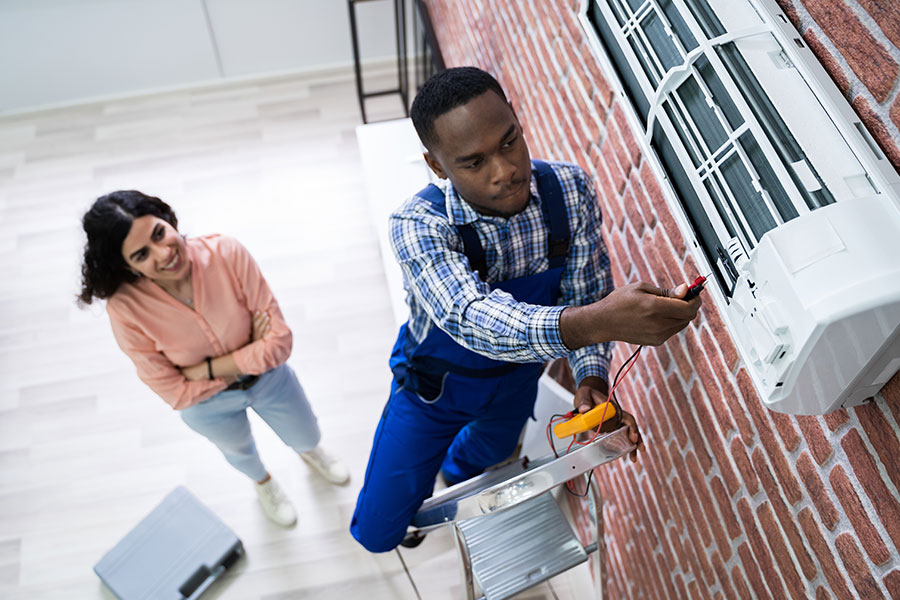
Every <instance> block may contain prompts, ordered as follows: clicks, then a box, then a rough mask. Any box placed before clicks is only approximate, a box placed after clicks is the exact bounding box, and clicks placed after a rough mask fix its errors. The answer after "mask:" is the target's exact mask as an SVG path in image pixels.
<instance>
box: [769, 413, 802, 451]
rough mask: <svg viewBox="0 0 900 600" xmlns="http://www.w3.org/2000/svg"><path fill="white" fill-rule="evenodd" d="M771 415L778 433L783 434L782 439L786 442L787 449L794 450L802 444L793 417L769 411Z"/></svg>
mask: <svg viewBox="0 0 900 600" xmlns="http://www.w3.org/2000/svg"><path fill="white" fill-rule="evenodd" d="M769 417H770V418H771V419H772V422H773V423H775V429H776V430H778V435H779V436H781V441H782V442H784V447H785V448H786V449H787V451H788V452H793V451H794V450H796V449H797V446H798V445H800V436H799V435H798V434H797V429H796V428H795V427H794V421H793V417H789V416H788V415H786V414H783V413H778V412H769Z"/></svg>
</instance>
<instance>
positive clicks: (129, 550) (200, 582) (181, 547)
mask: <svg viewBox="0 0 900 600" xmlns="http://www.w3.org/2000/svg"><path fill="white" fill-rule="evenodd" d="M243 553H244V546H243V544H242V543H241V540H239V539H238V537H237V536H236V535H235V533H234V532H233V531H232V530H231V529H229V528H228V526H226V525H225V523H223V522H222V521H221V520H220V519H219V518H218V517H217V516H216V515H215V514H213V512H212V511H211V510H209V509H208V508H207V507H206V506H204V505H203V504H202V503H201V502H200V501H199V500H197V498H195V497H194V496H193V495H192V494H191V493H190V492H189V491H187V490H186V489H185V488H183V487H181V486H178V487H177V488H175V489H174V490H172V491H171V492H170V493H169V495H168V496H166V497H165V499H163V501H162V502H161V503H160V504H159V506H157V507H156V508H154V509H153V511H152V512H151V513H150V514H149V515H147V516H146V517H144V518H143V519H142V520H141V522H140V523H138V524H137V526H136V527H135V528H134V529H132V530H131V531H129V532H128V534H126V535H125V537H124V538H122V540H121V541H120V542H119V543H118V544H116V545H115V546H114V547H113V548H112V549H111V550H110V551H109V552H107V553H106V554H105V555H104V556H103V558H101V559H100V562H98V563H97V564H96V565H94V572H95V573H97V575H98V576H99V577H100V579H101V580H103V583H105V584H106V585H107V587H109V589H110V590H112V592H113V593H114V594H115V595H116V597H117V598H119V599H120V600H151V599H152V600H186V599H188V598H190V599H194V598H199V597H200V595H201V594H202V593H203V592H204V591H205V590H206V589H207V588H208V587H209V586H210V585H211V584H212V583H213V582H214V581H215V580H216V579H218V578H219V577H220V576H221V575H222V574H223V573H225V570H226V569H228V567H230V566H231V565H233V564H234V563H235V561H237V560H238V558H240V557H241V555H242V554H243Z"/></svg>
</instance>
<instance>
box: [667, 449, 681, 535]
mask: <svg viewBox="0 0 900 600" xmlns="http://www.w3.org/2000/svg"><path fill="white" fill-rule="evenodd" d="M668 450H669V457H670V459H671V460H670V462H671V463H672V472H675V470H676V465H678V464H681V462H682V458H681V452H680V451H679V450H678V447H677V446H676V445H675V442H669V446H668ZM678 484H679V479H678V478H677V477H675V478H673V479H672V480H671V488H670V490H669V495H668V496H666V498H665V501H666V502H668V504H669V514H671V515H672V518H673V519H674V521H675V526H676V527H677V528H678V530H679V531H683V530H684V527H685V523H684V519H685V513H683V512H682V511H681V510H676V509H680V505H679V502H680V501H681V500H682V499H683V498H684V494H679V493H678V492H679V490H678V489H677V488H678Z"/></svg>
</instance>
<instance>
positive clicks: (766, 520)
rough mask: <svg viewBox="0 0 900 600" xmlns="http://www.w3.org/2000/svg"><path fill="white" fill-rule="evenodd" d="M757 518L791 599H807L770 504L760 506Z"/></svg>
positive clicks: (757, 510)
mask: <svg viewBox="0 0 900 600" xmlns="http://www.w3.org/2000/svg"><path fill="white" fill-rule="evenodd" d="M756 516H757V518H758V519H759V524H760V525H761V526H762V531H763V532H764V533H765V535H766V539H767V540H769V547H770V548H771V549H772V554H773V556H774V557H775V562H777V563H778V568H779V572H780V574H781V578H782V580H783V582H784V584H785V586H786V587H787V589H788V591H789V592H790V597H791V598H803V597H805V596H806V589H805V586H804V584H803V581H802V580H801V579H800V575H799V573H797V569H796V567H794V561H793V560H792V559H791V553H790V551H789V550H788V547H787V545H786V544H785V543H784V538H783V537H781V532H780V529H779V527H778V524H777V523H776V522H775V516H774V515H773V514H772V508H771V506H769V505H768V504H762V505H760V507H759V508H757V509H756Z"/></svg>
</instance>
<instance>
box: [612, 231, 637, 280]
mask: <svg viewBox="0 0 900 600" xmlns="http://www.w3.org/2000/svg"><path fill="white" fill-rule="evenodd" d="M609 239H610V242H611V243H610V246H609V247H610V248H611V249H612V253H613V256H612V258H614V259H615V262H616V263H617V264H619V265H622V271H623V272H624V273H625V274H626V275H628V274H629V273H631V266H632V262H631V255H630V254H629V252H628V249H627V248H625V244H624V243H623V241H622V236H621V235H619V232H618V231H614V232H613V233H612V235H610V236H609Z"/></svg>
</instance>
